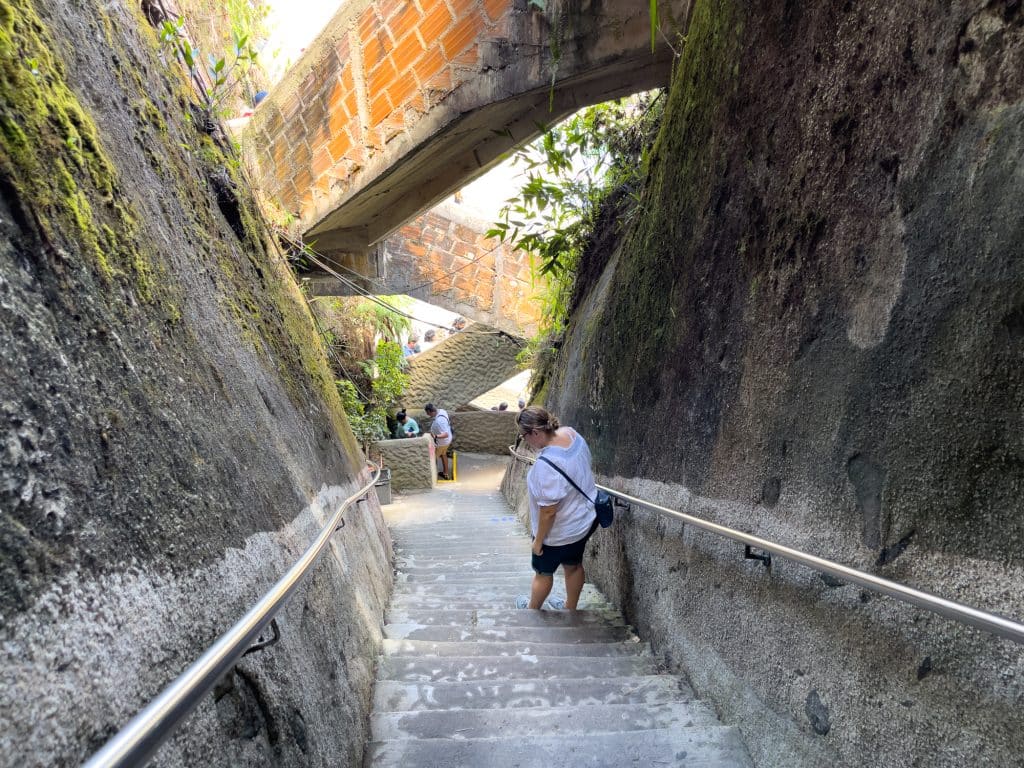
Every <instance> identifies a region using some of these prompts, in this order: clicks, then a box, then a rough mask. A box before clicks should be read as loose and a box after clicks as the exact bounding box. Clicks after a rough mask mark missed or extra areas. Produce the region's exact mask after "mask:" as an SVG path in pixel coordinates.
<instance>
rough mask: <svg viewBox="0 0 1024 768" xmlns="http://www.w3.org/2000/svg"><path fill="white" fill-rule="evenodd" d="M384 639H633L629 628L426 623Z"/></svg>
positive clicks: (398, 628)
mask: <svg viewBox="0 0 1024 768" xmlns="http://www.w3.org/2000/svg"><path fill="white" fill-rule="evenodd" d="M384 637H386V638H388V639H389V640H430V641H435V642H464V643H480V642H524V641H525V642H532V643H611V642H621V641H626V640H632V639H633V638H634V637H635V635H633V633H632V632H630V631H629V629H627V628H626V627H623V626H617V627H602V626H597V625H595V626H586V627H494V628H493V629H483V628H480V627H466V626H455V627H451V626H425V625H423V624H412V623H410V624H387V625H385V627H384Z"/></svg>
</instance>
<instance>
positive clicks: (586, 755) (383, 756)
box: [364, 726, 753, 768]
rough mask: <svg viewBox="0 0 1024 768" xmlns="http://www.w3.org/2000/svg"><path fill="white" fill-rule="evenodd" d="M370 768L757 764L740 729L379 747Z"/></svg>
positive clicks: (369, 757) (372, 748) (371, 753)
mask: <svg viewBox="0 0 1024 768" xmlns="http://www.w3.org/2000/svg"><path fill="white" fill-rule="evenodd" d="M364 765H366V766H375V768H390V767H391V766H402V768H407V767H408V766H438V767H440V766H445V767H446V768H462V767H463V766H465V767H467V768H468V767H469V766H472V768H478V767H479V766H487V768H551V767H552V766H609V767H610V768H611V767H614V768H651V766H658V768H662V766H686V768H749V767H752V766H753V763H752V762H751V760H750V756H749V755H748V754H747V749H746V747H745V746H744V744H743V741H742V740H741V739H740V737H739V733H738V732H737V731H736V729H735V728H731V727H726V726H696V727H694V728H683V729H675V728H659V729H654V730H645V731H632V732H626V733H592V734H584V735H552V736H535V737H523V736H512V737H507V738H502V737H498V738H490V739H464V740H459V739H398V740H394V741H375V742H370V743H369V744H368V746H367V751H366V758H365V762H364Z"/></svg>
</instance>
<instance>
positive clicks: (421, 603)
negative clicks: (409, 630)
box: [390, 590, 613, 611]
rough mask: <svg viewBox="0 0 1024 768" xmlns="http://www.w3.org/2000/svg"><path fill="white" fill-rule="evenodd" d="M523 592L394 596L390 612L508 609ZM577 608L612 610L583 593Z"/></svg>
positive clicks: (602, 600) (596, 597)
mask: <svg viewBox="0 0 1024 768" xmlns="http://www.w3.org/2000/svg"><path fill="white" fill-rule="evenodd" d="M524 594H525V590H520V591H519V592H518V593H517V592H516V591H515V590H509V591H508V592H505V593H503V594H493V595H480V594H473V595H466V594H464V593H461V594H459V595H458V596H448V597H445V596H443V595H395V597H394V598H392V600H391V608H390V610H392V611H408V610H433V611H447V610H451V609H454V608H465V609H468V610H477V611H486V610H490V609H499V610H503V609H509V608H515V607H516V598H517V597H518V596H521V595H524ZM552 597H556V598H559V599H564V598H565V595H564V591H563V593H562V594H559V593H558V592H557V591H555V590H553V591H552ZM576 607H577V608H581V609H583V610H588V611H593V610H599V611H610V610H613V608H612V607H611V605H609V604H608V601H607V600H605V599H604V598H603V597H601V596H600V595H599V594H598V595H588V594H587V593H586V592H584V593H583V594H582V595H581V596H580V600H579V603H578V605H577V606H576Z"/></svg>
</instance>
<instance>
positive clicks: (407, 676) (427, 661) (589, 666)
mask: <svg viewBox="0 0 1024 768" xmlns="http://www.w3.org/2000/svg"><path fill="white" fill-rule="evenodd" d="M659 671H660V670H659V669H658V666H657V662H656V660H655V657H653V656H608V657H600V656H598V657H593V656H536V655H523V656H452V657H448V656H382V657H381V658H380V663H379V665H378V667H377V679H378V680H400V681H402V682H407V683H430V682H434V683H440V682H455V681H457V680H521V679H531V678H539V679H542V680H543V679H547V678H553V677H564V678H587V677H628V676H630V675H651V674H655V673H656V672H659Z"/></svg>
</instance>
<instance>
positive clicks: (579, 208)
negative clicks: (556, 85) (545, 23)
mask: <svg viewBox="0 0 1024 768" xmlns="http://www.w3.org/2000/svg"><path fill="white" fill-rule="evenodd" d="M662 110H663V99H662V92H661V91H650V92H647V93H644V94H640V95H638V96H635V97H631V98H629V99H620V100H617V101H610V102H605V103H604V104H598V105H596V106H593V107H587V108H586V109H583V110H581V111H579V112H577V113H576V114H575V115H573V116H572V117H570V118H569V119H568V120H566V121H564V122H562V123H561V124H559V125H557V126H555V127H553V128H548V129H546V130H544V132H543V134H542V135H541V137H540V138H539V139H538V140H537V141H535V142H533V143H532V144H530V145H529V146H527V147H525V148H523V149H521V150H519V151H517V152H516V154H515V158H514V159H515V162H516V163H517V164H518V165H521V166H522V167H523V169H524V170H523V177H524V182H523V184H522V186H521V187H520V189H519V191H518V193H517V194H516V195H515V196H514V197H512V198H511V199H509V200H508V201H507V205H506V206H505V207H504V208H503V209H502V211H501V214H500V219H499V220H498V221H497V222H495V224H494V226H493V228H492V229H491V230H490V231H488V233H487V235H488V237H498V238H500V239H501V240H503V241H506V242H509V243H510V244H511V245H512V246H513V247H514V248H516V249H518V250H523V251H527V252H529V253H530V254H531V257H532V259H533V262H532V263H533V267H534V274H535V280H536V282H538V283H539V284H540V285H542V286H543V288H542V291H541V299H542V301H543V310H544V315H543V323H542V328H541V332H540V337H541V338H547V337H549V336H551V335H552V334H554V335H557V334H559V333H561V332H562V330H563V329H564V325H565V321H566V315H567V313H568V308H569V302H570V299H571V296H572V292H573V288H574V284H575V279H576V275H577V271H578V267H579V263H580V258H581V256H582V254H583V252H584V250H585V249H586V246H587V244H588V243H589V242H590V241H591V238H592V235H593V231H594V226H595V224H596V222H597V221H598V219H599V217H600V214H601V211H602V208H603V206H604V205H605V203H606V202H607V201H608V200H609V198H610V197H611V196H612V194H613V193H618V194H626V195H628V196H629V197H630V199H631V200H632V202H633V206H632V208H631V209H630V210H631V211H632V212H635V211H636V210H637V209H638V207H639V206H640V204H641V195H640V193H641V190H642V188H643V181H644V179H645V178H646V173H647V170H646V169H647V162H648V153H649V151H650V147H651V145H652V144H653V140H654V137H655V135H656V133H657V128H658V126H659V125H660V121H661V114H662ZM628 219H629V215H627V216H626V219H625V220H623V221H621V222H620V223H622V224H625V223H627V222H628Z"/></svg>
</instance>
